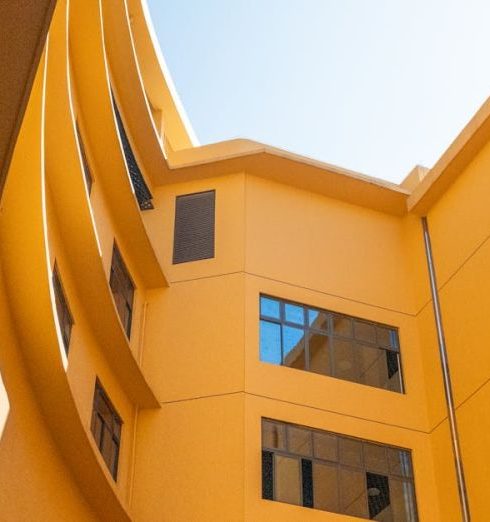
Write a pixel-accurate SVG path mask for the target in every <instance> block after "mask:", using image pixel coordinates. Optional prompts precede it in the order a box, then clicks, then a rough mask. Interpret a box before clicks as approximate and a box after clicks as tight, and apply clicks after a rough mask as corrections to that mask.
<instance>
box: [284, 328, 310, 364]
mask: <svg viewBox="0 0 490 522" xmlns="http://www.w3.org/2000/svg"><path fill="white" fill-rule="evenodd" d="M282 342H283V348H284V358H283V364H284V365H285V366H289V367H291V368H299V369H300V370H304V369H305V336H304V331H303V329H301V328H294V327H293V326H283V327H282Z"/></svg>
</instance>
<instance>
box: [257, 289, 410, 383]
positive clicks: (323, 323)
mask: <svg viewBox="0 0 490 522" xmlns="http://www.w3.org/2000/svg"><path fill="white" fill-rule="evenodd" d="M260 319H261V320H260V360H261V361H263V362H268V363H272V364H278V365H279V364H282V365H283V366H289V367H290V368H296V369H300V370H307V371H310V372H314V373H319V374H323V375H329V376H331V377H336V378H338V379H344V380H346V381H352V382H356V383H361V384H367V385H369V386H375V387H377V388H384V389H386V390H391V391H395V392H403V382H402V374H401V368H400V351H399V342H398V332H397V330H396V329H395V328H392V327H389V326H386V325H381V324H378V323H374V322H372V321H366V320H364V319H357V318H355V317H351V316H348V315H344V314H339V313H334V312H329V311H328V310H321V309H319V308H311V307H307V306H304V305H301V304H298V303H291V302H289V301H284V300H282V299H278V298H275V297H269V296H264V295H263V296H261V297H260Z"/></svg>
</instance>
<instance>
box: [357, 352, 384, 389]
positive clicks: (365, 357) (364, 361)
mask: <svg viewBox="0 0 490 522" xmlns="http://www.w3.org/2000/svg"><path fill="white" fill-rule="evenodd" d="M357 346H358V354H359V382H362V383H363V384H369V385H370V386H377V387H378V388H380V387H381V388H383V387H385V385H386V382H387V379H388V372H387V369H386V356H385V351H384V350H380V349H379V348H374V347H372V346H367V345H360V344H358V345H357Z"/></svg>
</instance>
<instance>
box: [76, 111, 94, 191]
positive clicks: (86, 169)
mask: <svg viewBox="0 0 490 522" xmlns="http://www.w3.org/2000/svg"><path fill="white" fill-rule="evenodd" d="M75 131H76V135H77V142H78V148H79V150H80V158H81V160H82V169H83V174H84V178H85V187H86V188H87V193H88V196H89V197H90V194H91V193H92V186H93V184H94V177H93V175H92V169H91V168H90V163H89V160H88V156H87V149H86V148H85V143H84V141H83V138H82V133H81V131H80V125H79V123H78V120H75Z"/></svg>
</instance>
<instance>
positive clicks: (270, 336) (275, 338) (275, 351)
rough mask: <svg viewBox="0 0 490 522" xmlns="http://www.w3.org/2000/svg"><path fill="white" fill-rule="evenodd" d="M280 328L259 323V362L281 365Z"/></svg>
mask: <svg viewBox="0 0 490 522" xmlns="http://www.w3.org/2000/svg"><path fill="white" fill-rule="evenodd" d="M281 359H282V357H281V327H280V325H278V324H276V323H269V322H268V321H260V360H261V361H263V362H268V363H272V364H281Z"/></svg>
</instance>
